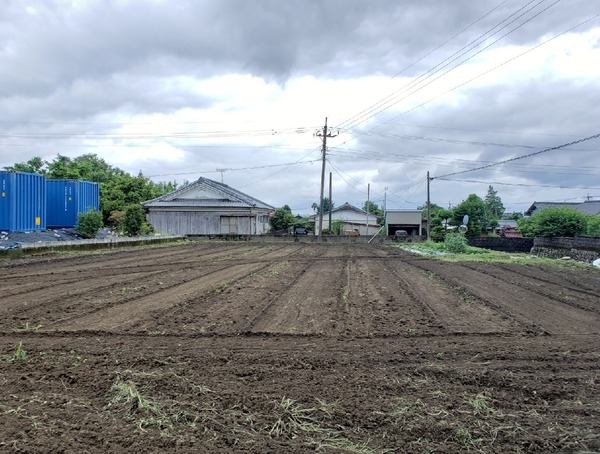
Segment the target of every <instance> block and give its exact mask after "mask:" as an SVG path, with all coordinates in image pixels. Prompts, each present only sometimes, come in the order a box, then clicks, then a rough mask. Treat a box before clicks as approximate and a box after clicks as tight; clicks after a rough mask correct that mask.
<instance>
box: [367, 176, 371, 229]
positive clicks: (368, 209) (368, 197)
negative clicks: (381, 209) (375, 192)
mask: <svg viewBox="0 0 600 454" xmlns="http://www.w3.org/2000/svg"><path fill="white" fill-rule="evenodd" d="M370 208H371V183H369V184H368V185H367V235H368V234H369V211H371V210H370Z"/></svg>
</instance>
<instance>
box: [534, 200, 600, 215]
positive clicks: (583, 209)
mask: <svg viewBox="0 0 600 454" xmlns="http://www.w3.org/2000/svg"><path fill="white" fill-rule="evenodd" d="M562 207H567V208H573V209H574V210H577V211H579V212H580V213H584V214H591V215H596V214H600V200H588V201H585V202H533V204H532V205H531V206H530V207H529V208H528V209H527V211H526V212H525V216H531V215H532V214H533V213H534V212H536V211H540V210H543V209H544V208H562Z"/></svg>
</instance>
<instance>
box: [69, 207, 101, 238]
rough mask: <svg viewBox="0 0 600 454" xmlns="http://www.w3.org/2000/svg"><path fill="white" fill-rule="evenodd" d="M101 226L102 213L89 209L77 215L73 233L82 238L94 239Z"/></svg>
mask: <svg viewBox="0 0 600 454" xmlns="http://www.w3.org/2000/svg"><path fill="white" fill-rule="evenodd" d="M103 225H104V223H103V222H102V213H100V212H99V211H96V210H94V209H92V208H90V209H89V210H88V211H86V212H85V213H79V214H78V215H77V225H76V226H75V231H76V232H77V233H78V234H79V235H81V236H82V237H83V238H95V237H96V234H97V233H98V231H99V230H100V229H101V228H102V227H103Z"/></svg>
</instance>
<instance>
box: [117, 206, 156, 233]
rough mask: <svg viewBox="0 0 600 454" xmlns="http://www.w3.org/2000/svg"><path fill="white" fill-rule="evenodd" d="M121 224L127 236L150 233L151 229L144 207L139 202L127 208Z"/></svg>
mask: <svg viewBox="0 0 600 454" xmlns="http://www.w3.org/2000/svg"><path fill="white" fill-rule="evenodd" d="M120 226H121V231H122V232H123V234H125V235H127V236H135V235H140V234H144V233H148V231H149V230H150V229H149V227H148V224H147V223H146V215H145V213H144V208H142V206H141V205H139V204H131V205H129V206H127V207H126V208H125V211H124V212H123V216H122V217H121V223H120Z"/></svg>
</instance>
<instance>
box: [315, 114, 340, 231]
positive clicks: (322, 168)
mask: <svg viewBox="0 0 600 454" xmlns="http://www.w3.org/2000/svg"><path fill="white" fill-rule="evenodd" d="M316 135H317V137H323V147H322V150H321V151H322V153H323V162H322V165H321V198H320V204H319V241H321V240H322V239H323V191H325V160H326V156H327V137H335V135H332V134H331V133H329V132H327V117H325V126H323V132H321V131H319V132H317V134H316ZM336 135H337V134H336ZM329 211H331V200H329Z"/></svg>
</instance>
